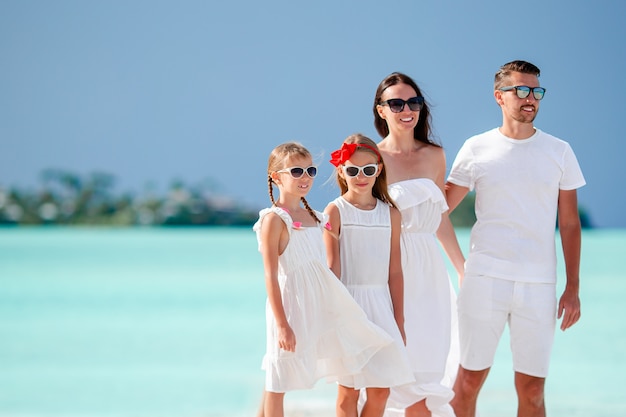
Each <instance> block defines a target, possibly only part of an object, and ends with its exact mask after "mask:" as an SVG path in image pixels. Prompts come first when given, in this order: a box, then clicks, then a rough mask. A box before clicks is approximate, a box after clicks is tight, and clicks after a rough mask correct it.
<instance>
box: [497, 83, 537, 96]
mask: <svg viewBox="0 0 626 417" xmlns="http://www.w3.org/2000/svg"><path fill="white" fill-rule="evenodd" d="M498 90H500V91H511V90H515V93H516V94H517V96H518V97H519V98H526V97H528V95H529V94H530V92H531V91H532V92H533V97H535V100H541V99H542V98H543V96H544V94H546V89H545V88H543V87H529V86H527V85H513V86H511V87H502V88H498Z"/></svg>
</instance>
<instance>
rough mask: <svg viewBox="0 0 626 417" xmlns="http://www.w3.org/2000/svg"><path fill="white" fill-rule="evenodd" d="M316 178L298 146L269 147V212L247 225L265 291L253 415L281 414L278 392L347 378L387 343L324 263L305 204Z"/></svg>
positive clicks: (315, 221)
mask: <svg viewBox="0 0 626 417" xmlns="http://www.w3.org/2000/svg"><path fill="white" fill-rule="evenodd" d="M316 174H317V167H316V166H315V165H314V164H313V160H312V157H311V154H310V152H309V151H308V150H307V149H306V148H305V147H304V146H302V145H301V144H299V143H295V142H288V143H284V144H282V145H279V146H277V147H276V148H275V149H274V150H273V151H272V152H271V154H270V157H269V161H268V168H267V181H268V187H269V196H270V200H271V202H272V206H271V207H269V208H266V209H264V210H261V212H260V213H259V220H258V221H257V223H256V224H255V225H254V227H253V229H254V231H255V232H256V234H257V241H258V244H259V251H260V252H261V255H262V258H263V267H264V271H265V283H266V289H267V307H266V321H267V350H266V354H265V356H264V358H263V369H264V370H265V372H266V379H265V393H264V399H263V404H262V407H261V410H262V411H261V412H260V414H261V415H263V414H264V415H265V416H268V417H282V416H283V415H284V406H283V401H284V395H285V392H287V391H292V390H300V389H311V388H313V386H314V385H315V383H316V382H317V381H318V380H319V379H320V378H322V377H331V378H333V379H336V378H337V377H338V376H343V375H351V374H355V373H357V372H359V371H360V370H361V369H362V368H363V366H364V365H365V364H366V363H367V361H368V360H369V359H370V358H371V357H372V356H373V355H374V354H375V353H376V352H378V351H379V350H380V349H382V348H383V347H384V346H386V345H388V344H389V343H391V338H390V337H389V336H388V335H387V334H386V333H385V332H384V331H382V330H381V329H380V328H378V327H377V326H375V325H374V324H372V323H371V322H369V321H368V320H367V317H366V315H365V313H364V312H363V310H362V309H361V308H360V307H359V306H358V304H356V302H355V301H354V300H353V299H352V297H351V296H350V294H349V293H348V292H347V291H346V289H345V287H343V286H342V285H341V283H339V281H337V279H336V278H335V276H334V275H333V273H332V271H330V269H329V268H328V266H327V264H326V257H325V250H324V243H323V238H322V230H323V229H324V227H330V226H329V225H328V223H327V221H326V216H325V215H324V214H323V213H320V212H318V211H315V210H313V209H312V208H311V207H310V206H309V204H308V203H307V201H306V198H305V196H306V195H307V194H308V193H309V191H310V190H311V187H312V186H313V181H314V178H315V176H316ZM274 188H277V189H278V191H279V194H278V198H276V197H275V195H274Z"/></svg>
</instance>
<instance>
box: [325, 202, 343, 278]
mask: <svg viewBox="0 0 626 417" xmlns="http://www.w3.org/2000/svg"><path fill="white" fill-rule="evenodd" d="M324 213H326V214H328V222H329V223H330V226H331V230H328V229H324V245H325V246H326V262H328V267H329V268H330V269H331V270H332V271H333V273H334V274H335V276H337V278H341V256H340V253H339V231H340V230H341V215H340V214H339V209H338V208H337V206H336V205H334V204H333V203H330V204H328V206H326V209H325V210H324Z"/></svg>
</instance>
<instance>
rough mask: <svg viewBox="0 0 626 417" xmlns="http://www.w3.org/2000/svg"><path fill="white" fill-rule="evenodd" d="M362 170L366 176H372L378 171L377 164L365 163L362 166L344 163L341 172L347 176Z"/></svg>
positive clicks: (354, 174)
mask: <svg viewBox="0 0 626 417" xmlns="http://www.w3.org/2000/svg"><path fill="white" fill-rule="evenodd" d="M359 172H362V173H363V175H365V176H366V177H373V176H374V175H376V173H377V172H378V164H367V165H363V166H362V167H359V166H356V165H344V166H343V173H344V174H346V175H347V176H348V177H356V176H357V175H359Z"/></svg>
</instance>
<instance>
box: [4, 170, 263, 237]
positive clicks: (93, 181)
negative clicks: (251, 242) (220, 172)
mask: <svg viewBox="0 0 626 417" xmlns="http://www.w3.org/2000/svg"><path fill="white" fill-rule="evenodd" d="M41 182H42V186H41V188H40V189H39V190H37V191H29V190H19V189H16V188H10V189H3V188H1V187H0V224H4V225H10V224H19V225H43V224H59V225H116V226H133V225H180V226H183V225H222V226H237V225H251V224H253V223H254V221H256V219H257V218H258V210H253V209H250V208H246V207H240V206H238V205H237V204H235V202H234V201H233V200H231V199H228V198H226V197H223V196H218V195H216V193H214V192H213V191H212V187H211V184H210V183H206V182H205V183H204V184H201V185H199V186H193V187H186V186H185V184H183V183H182V182H180V181H178V182H175V183H173V184H172V185H171V187H170V189H169V190H168V191H167V192H166V193H165V195H164V196H159V195H157V193H155V192H152V191H150V190H148V191H146V192H144V193H142V194H140V195H133V194H123V195H115V194H114V193H113V187H114V185H115V178H114V176H112V175H110V174H107V173H101V172H95V173H92V174H90V175H88V176H86V177H81V176H80V175H76V174H74V173H71V172H68V171H64V170H52V169H50V170H45V171H44V172H42V174H41Z"/></svg>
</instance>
